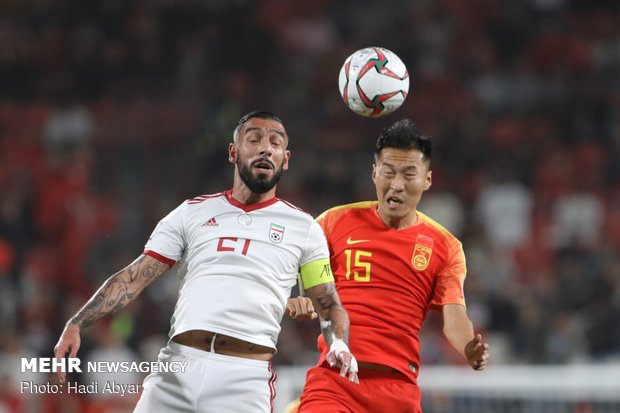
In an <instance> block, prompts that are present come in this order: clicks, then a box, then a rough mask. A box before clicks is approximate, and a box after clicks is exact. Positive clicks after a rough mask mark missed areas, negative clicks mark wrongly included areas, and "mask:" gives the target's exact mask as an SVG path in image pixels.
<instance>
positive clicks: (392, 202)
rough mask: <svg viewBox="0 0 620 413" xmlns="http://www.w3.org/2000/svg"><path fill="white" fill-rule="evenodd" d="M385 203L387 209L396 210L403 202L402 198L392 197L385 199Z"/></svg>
mask: <svg viewBox="0 0 620 413" xmlns="http://www.w3.org/2000/svg"><path fill="white" fill-rule="evenodd" d="M385 201H386V203H387V206H388V207H389V208H398V207H399V206H401V205H402V204H403V203H404V202H405V201H404V200H403V199H402V198H400V197H398V196H394V195H392V196H389V197H387V199H386V200H385Z"/></svg>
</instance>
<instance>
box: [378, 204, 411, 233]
mask: <svg viewBox="0 0 620 413" xmlns="http://www.w3.org/2000/svg"><path fill="white" fill-rule="evenodd" d="M377 215H379V218H380V219H381V221H383V223H384V224H385V225H386V226H387V227H389V228H392V229H396V230H401V229H406V228H409V227H411V226H413V225H415V224H416V222H418V214H417V212H416V210H414V211H413V213H411V214H407V215H405V216H403V217H390V216H388V215H387V214H386V213H385V212H384V211H383V210H382V209H381V207H378V208H377Z"/></svg>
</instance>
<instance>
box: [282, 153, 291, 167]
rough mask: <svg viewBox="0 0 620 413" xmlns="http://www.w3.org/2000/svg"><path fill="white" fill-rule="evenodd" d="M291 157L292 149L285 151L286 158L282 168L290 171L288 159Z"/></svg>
mask: <svg viewBox="0 0 620 413" xmlns="http://www.w3.org/2000/svg"><path fill="white" fill-rule="evenodd" d="M290 159H291V151H289V150H287V151H284V160H283V161H282V170H283V171H288V161H289V160H290Z"/></svg>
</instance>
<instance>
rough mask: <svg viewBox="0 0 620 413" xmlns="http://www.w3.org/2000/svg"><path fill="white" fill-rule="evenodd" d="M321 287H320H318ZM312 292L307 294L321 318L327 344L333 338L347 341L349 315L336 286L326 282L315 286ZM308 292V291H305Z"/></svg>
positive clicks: (329, 343) (322, 330)
mask: <svg viewBox="0 0 620 413" xmlns="http://www.w3.org/2000/svg"><path fill="white" fill-rule="evenodd" d="M319 287H321V288H319ZM315 289H316V291H313V292H312V293H313V294H308V295H309V296H310V298H311V299H312V302H313V304H314V308H315V309H316V312H317V313H318V314H319V317H320V319H321V332H322V333H323V337H324V338H325V341H327V344H328V345H331V343H332V341H333V340H334V339H335V338H339V339H341V340H342V341H344V342H345V343H348V342H349V316H348V315H347V312H346V310H345V309H344V307H343V306H342V304H341V303H340V299H339V298H338V294H337V293H336V286H335V285H334V284H331V283H330V284H327V285H322V286H317V287H315ZM307 293H308V291H307Z"/></svg>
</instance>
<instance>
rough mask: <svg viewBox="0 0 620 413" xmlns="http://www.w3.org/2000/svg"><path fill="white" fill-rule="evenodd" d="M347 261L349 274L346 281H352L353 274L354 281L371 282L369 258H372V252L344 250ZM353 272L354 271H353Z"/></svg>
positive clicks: (346, 275)
mask: <svg viewBox="0 0 620 413" xmlns="http://www.w3.org/2000/svg"><path fill="white" fill-rule="evenodd" d="M344 255H345V257H346V260H347V273H346V274H345V276H344V277H345V279H347V280H350V279H351V272H353V280H354V281H359V282H370V269H371V266H372V265H371V263H370V261H368V258H370V257H372V252H370V251H364V250H349V249H347V250H344ZM351 270H353V271H351Z"/></svg>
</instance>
